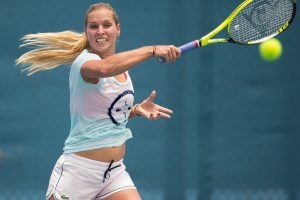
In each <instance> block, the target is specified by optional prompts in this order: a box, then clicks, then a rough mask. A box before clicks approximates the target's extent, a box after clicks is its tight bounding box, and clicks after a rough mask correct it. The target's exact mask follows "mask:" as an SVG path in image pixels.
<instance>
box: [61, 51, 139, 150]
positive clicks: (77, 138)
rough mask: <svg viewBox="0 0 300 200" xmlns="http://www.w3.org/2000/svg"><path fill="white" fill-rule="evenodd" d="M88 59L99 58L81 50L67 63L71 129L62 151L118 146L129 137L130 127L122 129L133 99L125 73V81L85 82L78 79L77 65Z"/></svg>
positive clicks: (79, 77)
mask: <svg viewBox="0 0 300 200" xmlns="http://www.w3.org/2000/svg"><path fill="white" fill-rule="evenodd" d="M89 60H101V58H100V57H99V56H98V55H96V54H93V53H89V52H88V50H86V49H85V50H83V51H82V53H81V54H80V55H79V56H78V57H77V58H76V59H75V61H74V62H73V64H72V66H71V71H70V77H69V85H70V115H71V129H70V134H69V137H68V138H67V140H66V142H65V147H64V152H66V153H70V152H79V151H86V150H92V149H98V148H104V147H114V146H120V145H121V144H123V143H124V142H125V141H126V140H128V139H129V138H132V133H131V131H130V129H128V128H126V124H127V121H128V117H129V114H130V111H131V109H132V106H133V102H134V90H133V85H132V82H131V79H130V76H129V74H128V72H126V75H127V80H126V82H125V83H120V82H118V81H117V80H116V79H115V78H114V77H108V78H100V79H99V80H100V81H99V82H98V83H97V84H91V83H87V82H86V81H84V80H83V79H82V76H81V74H80V68H81V66H82V65H83V64H84V63H85V62H87V61H89Z"/></svg>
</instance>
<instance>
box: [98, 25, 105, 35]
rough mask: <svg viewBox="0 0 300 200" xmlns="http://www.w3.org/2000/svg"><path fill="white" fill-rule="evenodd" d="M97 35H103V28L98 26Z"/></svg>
mask: <svg viewBox="0 0 300 200" xmlns="http://www.w3.org/2000/svg"><path fill="white" fill-rule="evenodd" d="M97 33H98V34H103V33H104V28H103V27H102V26H101V25H100V26H99V27H98V29H97Z"/></svg>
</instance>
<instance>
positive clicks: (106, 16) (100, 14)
mask: <svg viewBox="0 0 300 200" xmlns="http://www.w3.org/2000/svg"><path fill="white" fill-rule="evenodd" d="M87 21H88V22H97V21H114V14H113V11H111V10H109V9H106V8H100V9H97V10H94V11H92V12H90V13H89V15H88V18H87Z"/></svg>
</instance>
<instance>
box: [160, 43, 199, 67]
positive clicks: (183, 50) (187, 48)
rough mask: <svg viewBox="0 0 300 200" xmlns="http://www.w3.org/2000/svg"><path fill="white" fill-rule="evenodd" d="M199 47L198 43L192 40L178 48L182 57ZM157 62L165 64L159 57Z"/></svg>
mask: <svg viewBox="0 0 300 200" xmlns="http://www.w3.org/2000/svg"><path fill="white" fill-rule="evenodd" d="M199 47H200V44H199V41H198V40H194V41H192V42H189V43H186V44H184V45H182V46H180V47H178V48H179V49H180V50H181V55H183V54H185V53H186V52H188V51H190V50H193V49H196V48H199ZM158 60H159V62H160V63H165V62H166V60H165V59H164V58H163V57H159V58H158Z"/></svg>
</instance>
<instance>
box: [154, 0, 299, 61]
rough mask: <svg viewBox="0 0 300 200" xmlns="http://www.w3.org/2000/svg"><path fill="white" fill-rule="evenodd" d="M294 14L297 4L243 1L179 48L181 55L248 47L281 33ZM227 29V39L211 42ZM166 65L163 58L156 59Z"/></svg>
mask: <svg viewBox="0 0 300 200" xmlns="http://www.w3.org/2000/svg"><path fill="white" fill-rule="evenodd" d="M295 14H296V0H245V1H244V2H243V3H242V4H240V5H239V6H238V7H237V8H236V9H235V10H234V11H233V12H232V13H231V15H230V16H229V17H228V18H227V19H226V20H225V21H224V22H222V23H221V24H220V25H219V26H218V27H217V28H215V29H214V30H213V31H211V32H210V33H208V34H207V35H205V36H203V37H201V38H199V39H197V40H194V41H191V42H189V43H186V44H184V45H182V46H180V47H179V48H180V49H181V54H185V53H186V52H189V51H191V50H193V49H197V48H200V47H204V46H206V45H209V44H215V43H220V42H221V43H228V42H229V43H237V44H245V45H251V44H256V43H260V42H263V41H266V40H268V39H270V38H272V37H275V36H276V35H278V34H280V33H282V32H284V31H285V30H286V29H287V28H288V27H289V26H290V24H291V22H292V21H293V19H294V17H295ZM225 27H227V34H228V38H217V39H212V38H213V37H214V36H215V35H216V34H218V33H219V32H221V31H222V30H223V29H224V28H225ZM159 61H160V62H161V63H164V62H165V59H164V58H163V57H160V58H159Z"/></svg>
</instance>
